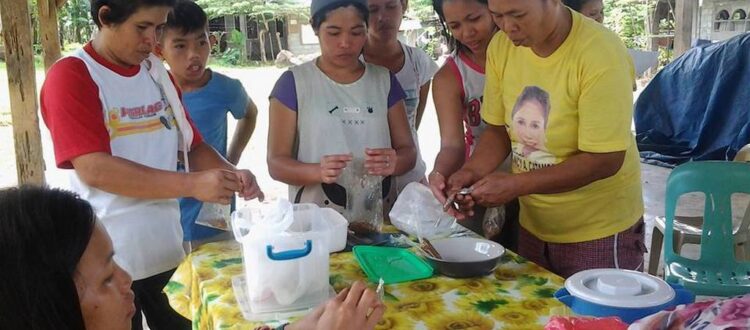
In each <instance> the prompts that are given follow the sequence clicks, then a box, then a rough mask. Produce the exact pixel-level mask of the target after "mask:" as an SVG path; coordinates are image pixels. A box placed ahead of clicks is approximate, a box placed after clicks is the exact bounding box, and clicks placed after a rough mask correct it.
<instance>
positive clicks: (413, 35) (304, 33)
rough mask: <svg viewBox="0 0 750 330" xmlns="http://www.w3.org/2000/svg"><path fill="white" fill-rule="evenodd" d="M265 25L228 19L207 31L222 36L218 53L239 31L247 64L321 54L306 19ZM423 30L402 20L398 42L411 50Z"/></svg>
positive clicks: (415, 22)
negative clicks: (282, 56) (288, 55)
mask: <svg viewBox="0 0 750 330" xmlns="http://www.w3.org/2000/svg"><path fill="white" fill-rule="evenodd" d="M267 23H268V26H267V27H266V25H265V24H264V23H263V22H259V20H258V19H256V18H255V17H252V16H247V15H228V16H223V17H217V18H214V19H211V20H210V21H209V23H208V29H209V31H210V32H211V33H219V34H221V35H222V36H221V39H220V41H219V45H220V50H221V51H224V50H225V49H226V45H227V42H228V40H229V33H230V32H231V31H232V30H238V31H240V32H241V33H242V34H243V35H244V36H245V38H246V40H245V41H246V42H245V48H246V50H247V52H246V54H247V56H248V59H249V60H254V61H259V60H261V58H263V56H264V55H265V59H266V61H273V60H274V59H275V58H276V56H277V55H278V54H279V52H280V51H281V50H282V49H284V50H288V51H290V52H292V54H294V55H295V56H306V55H312V54H317V53H320V46H319V45H318V37H317V36H316V35H315V32H314V31H313V29H312V26H311V25H310V23H309V19H308V18H306V17H303V16H299V15H294V14H290V15H285V16H283V18H277V19H275V20H270V21H268V22H267ZM423 30H424V29H423V28H422V25H421V24H420V22H419V21H418V20H413V19H407V18H405V19H404V20H403V21H402V23H401V28H400V36H399V39H400V40H402V42H404V43H406V44H409V45H412V46H413V45H414V44H415V42H416V40H417V37H418V36H419V34H420V33H421V32H422V31H423ZM261 44H262V45H263V48H264V50H263V51H261Z"/></svg>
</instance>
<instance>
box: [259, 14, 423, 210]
mask: <svg viewBox="0 0 750 330" xmlns="http://www.w3.org/2000/svg"><path fill="white" fill-rule="evenodd" d="M311 14H312V15H311V17H312V20H311V21H312V26H313V30H314V31H315V33H316V35H317V36H318V38H319V40H320V50H321V55H320V57H318V58H316V59H315V60H313V61H310V62H307V63H304V64H301V65H299V66H297V67H293V68H291V69H290V70H289V71H287V72H285V73H284V74H283V75H282V76H281V77H280V78H279V80H278V81H277V82H276V86H275V87H274V89H273V91H272V93H271V97H270V99H271V100H270V114H269V117H270V127H269V139H268V168H269V172H270V174H271V176H272V177H273V178H274V179H276V180H279V181H281V182H284V183H287V184H289V188H290V189H289V199H290V200H291V201H292V202H295V203H300V202H307V203H315V204H318V205H319V206H322V207H331V208H334V209H336V210H337V211H339V212H343V210H344V208H345V207H346V203H347V201H346V196H347V193H346V191H347V190H348V189H350V188H352V187H348V186H346V183H344V182H341V181H342V180H340V175H341V174H342V172H343V171H344V169H345V168H347V166H349V167H353V166H357V167H362V166H364V169H365V171H366V172H367V173H368V174H370V175H376V176H382V177H384V180H383V202H384V203H383V205H384V207H383V210H384V212H385V214H387V212H388V210H389V205H390V204H391V203H392V202H393V200H394V199H395V196H394V195H395V194H393V192H394V191H395V185H392V184H391V183H390V176H392V175H401V174H404V173H406V172H408V171H409V170H411V169H412V168H413V167H414V163H415V155H416V152H415V147H414V142H413V140H412V136H411V131H410V129H409V124H408V121H407V118H406V114H405V110H404V101H403V100H404V92H403V90H402V88H401V86H400V85H399V83H398V81H397V80H396V78H395V77H394V76H393V75H392V74H391V73H390V72H388V70H387V69H386V68H383V67H380V66H376V65H372V64H366V63H363V62H362V61H360V60H359V56H360V54H361V53H362V48H363V47H364V44H365V41H366V39H367V19H368V11H367V2H366V0H346V1H334V0H314V1H313V2H312V5H311ZM362 164H364V165H362Z"/></svg>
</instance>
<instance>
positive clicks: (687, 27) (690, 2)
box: [675, 0, 750, 56]
mask: <svg viewBox="0 0 750 330" xmlns="http://www.w3.org/2000/svg"><path fill="white" fill-rule="evenodd" d="M749 12H750V0H677V1H676V3H675V22H676V26H675V56H679V55H680V54H682V53H684V52H685V51H686V50H687V49H689V48H690V47H691V46H693V45H695V44H697V43H699V42H716V41H722V40H726V39H729V38H731V37H734V36H737V35H740V34H743V33H748V32H750V20H748V13H749Z"/></svg>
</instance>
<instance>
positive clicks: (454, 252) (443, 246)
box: [425, 237, 505, 278]
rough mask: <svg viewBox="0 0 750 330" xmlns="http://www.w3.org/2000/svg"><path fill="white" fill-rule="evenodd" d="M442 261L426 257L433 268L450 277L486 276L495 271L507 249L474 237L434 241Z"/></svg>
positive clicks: (433, 244) (433, 243)
mask: <svg viewBox="0 0 750 330" xmlns="http://www.w3.org/2000/svg"><path fill="white" fill-rule="evenodd" d="M432 246H434V247H435V250H437V251H438V253H440V256H441V257H442V259H436V258H433V257H431V256H429V255H427V256H425V257H426V258H427V260H428V261H429V262H430V264H431V265H432V267H433V268H435V269H436V270H437V271H438V272H440V273H441V274H443V275H445V276H448V277H455V278H467V277H479V276H485V275H487V274H489V273H491V272H492V271H493V270H495V267H497V262H498V260H499V259H500V257H502V256H503V254H505V248H504V247H503V246H502V245H500V244H498V243H495V242H493V241H489V240H486V239H481V238H473V237H456V238H445V239H441V240H435V241H432Z"/></svg>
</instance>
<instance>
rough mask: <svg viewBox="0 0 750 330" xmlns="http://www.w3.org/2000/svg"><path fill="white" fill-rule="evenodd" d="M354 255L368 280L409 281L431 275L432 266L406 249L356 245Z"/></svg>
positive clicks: (386, 282)
mask: <svg viewBox="0 0 750 330" xmlns="http://www.w3.org/2000/svg"><path fill="white" fill-rule="evenodd" d="M353 251H354V257H356V258H357V262H359V266H360V267H362V270H364V271H365V274H367V279H369V280H370V282H374V283H377V282H378V281H379V280H380V278H382V279H383V282H385V284H393V283H401V282H409V281H414V280H419V279H423V278H428V277H430V276H432V267H431V266H430V265H429V264H428V263H427V262H425V261H424V260H422V259H421V258H419V257H417V256H416V255H414V253H411V252H409V250H407V249H400V248H393V247H382V246H368V245H358V246H355V247H354V249H353Z"/></svg>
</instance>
